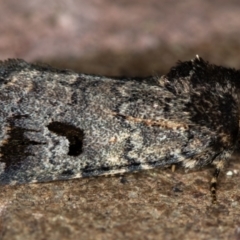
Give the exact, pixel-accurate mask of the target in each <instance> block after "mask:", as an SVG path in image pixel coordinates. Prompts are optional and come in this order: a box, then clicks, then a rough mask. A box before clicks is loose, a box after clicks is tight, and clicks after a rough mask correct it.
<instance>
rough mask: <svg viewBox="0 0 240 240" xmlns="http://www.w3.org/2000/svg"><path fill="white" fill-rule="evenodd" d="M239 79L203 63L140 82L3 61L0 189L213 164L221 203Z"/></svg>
mask: <svg viewBox="0 0 240 240" xmlns="http://www.w3.org/2000/svg"><path fill="white" fill-rule="evenodd" d="M239 79H240V74H239V71H236V70H234V69H230V68H224V67H221V66H215V65H212V64H209V63H208V62H206V61H204V60H203V59H201V58H199V57H198V56H196V58H195V59H193V60H191V61H187V62H179V63H178V64H177V65H176V66H175V67H173V68H172V69H171V70H170V72H169V73H168V74H167V75H165V76H162V77H160V78H159V77H149V78H142V79H140V78H107V77H103V76H93V75H86V74H79V73H74V72H71V71H68V70H57V69H54V68H52V67H50V66H46V65H35V64H29V63H26V62H25V61H23V60H19V59H17V60H14V59H12V60H7V61H3V62H0V105H1V106H0V121H1V124H0V157H1V158H0V184H21V183H32V182H46V181H53V180H65V179H73V178H80V177H90V176H99V175H106V174H113V173H123V172H130V171H138V170H142V169H151V168H155V167H164V166H169V165H175V164H178V165H182V166H183V167H185V168H201V167H204V166H207V165H214V166H215V172H214V175H213V178H212V181H211V187H210V190H211V194H212V201H213V202H216V185H217V178H218V175H219V172H220V171H221V170H222V169H223V168H224V166H225V164H226V163H227V162H228V161H229V159H230V157H231V155H232V153H233V151H234V149H235V148H236V145H237V141H238V129H239V107H238V105H239V99H238V90H239V82H240V81H239Z"/></svg>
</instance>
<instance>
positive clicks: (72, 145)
mask: <svg viewBox="0 0 240 240" xmlns="http://www.w3.org/2000/svg"><path fill="white" fill-rule="evenodd" d="M47 128H48V130H49V131H51V132H54V133H56V134H57V135H59V136H64V137H66V138H67V139H68V141H69V150H68V155H69V156H79V155H80V154H81V153H82V152H83V140H84V131H83V130H82V129H80V128H77V127H75V126H73V125H70V124H67V123H61V122H51V123H50V124H49V125H47Z"/></svg>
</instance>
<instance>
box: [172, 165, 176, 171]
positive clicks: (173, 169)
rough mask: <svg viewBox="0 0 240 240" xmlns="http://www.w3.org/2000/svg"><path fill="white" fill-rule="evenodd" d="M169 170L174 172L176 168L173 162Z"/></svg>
mask: <svg viewBox="0 0 240 240" xmlns="http://www.w3.org/2000/svg"><path fill="white" fill-rule="evenodd" d="M171 170H172V172H175V170H176V165H175V164H173V165H172V166H171Z"/></svg>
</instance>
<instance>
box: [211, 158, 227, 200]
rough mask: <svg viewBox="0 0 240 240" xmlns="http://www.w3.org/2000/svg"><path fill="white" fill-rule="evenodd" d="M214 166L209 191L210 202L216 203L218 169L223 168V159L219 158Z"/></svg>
mask: <svg viewBox="0 0 240 240" xmlns="http://www.w3.org/2000/svg"><path fill="white" fill-rule="evenodd" d="M215 164H216V165H215V166H216V168H215V171H214V173H213V177H212V180H211V185H210V191H211V195H212V203H213V204H216V203H217V193H216V192H217V179H218V176H219V173H220V171H221V170H222V169H223V168H224V160H219V161H218V162H217V163H215Z"/></svg>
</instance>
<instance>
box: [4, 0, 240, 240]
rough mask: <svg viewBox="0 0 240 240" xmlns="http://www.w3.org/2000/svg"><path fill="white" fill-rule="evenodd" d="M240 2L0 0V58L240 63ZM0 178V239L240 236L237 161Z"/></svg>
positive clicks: (107, 64)
mask: <svg viewBox="0 0 240 240" xmlns="http://www.w3.org/2000/svg"><path fill="white" fill-rule="evenodd" d="M239 50H240V2H239V1H234V0H230V1H224V0H218V1H217V0H215V1H214V0H213V1H208V0H202V1H191V0H185V1H184V0H183V1H174V0H165V1H159V0H148V1H146V0H138V1H137V0H131V1H129V0H121V1H120V0H118V1H113V0H78V1H77V0H58V1H54V0H34V1H32V0H21V1H18V0H8V1H0V59H2V60H3V59H7V58H24V59H25V60H27V61H31V62H36V61H43V62H47V63H50V64H52V65H54V66H57V67H61V68H70V69H74V70H76V71H80V72H85V73H95V74H103V75H111V76H113V75H126V76H146V75H160V74H164V73H166V72H167V71H168V69H169V68H170V67H171V66H172V65H174V64H175V62H176V61H177V60H189V59H191V58H193V57H194V56H195V55H196V54H199V55H200V56H201V57H203V58H204V59H206V60H209V61H210V62H213V63H215V64H222V65H225V66H230V67H235V68H240V60H239ZM238 159H239V158H238V157H235V158H234V160H233V161H232V162H231V164H230V165H229V167H228V169H229V170H236V174H233V176H232V177H228V176H226V173H222V175H221V179H220V186H219V190H218V199H219V203H218V205H216V206H212V205H211V203H210V196H209V189H208V188H209V181H210V179H211V174H212V171H213V169H204V170H201V171H196V172H188V173H184V171H183V170H181V169H180V170H177V171H176V172H175V173H172V172H171V171H170V169H166V170H161V169H157V170H152V171H144V172H141V173H134V174H126V175H124V177H121V176H113V177H98V178H89V179H79V180H74V181H65V182H54V183H46V184H32V185H22V186H5V187H1V192H0V239H4V240H5V239H19V240H20V239H24V240H28V239H42V240H43V239H53V240H55V239H240V205H239V204H240V203H239V200H240V185H239V180H240V175H239V174H238V171H239V170H240V164H239V163H238Z"/></svg>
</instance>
